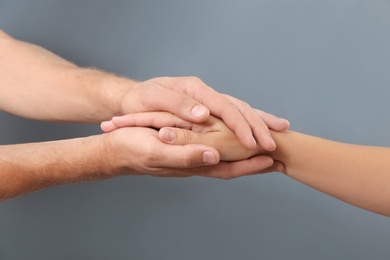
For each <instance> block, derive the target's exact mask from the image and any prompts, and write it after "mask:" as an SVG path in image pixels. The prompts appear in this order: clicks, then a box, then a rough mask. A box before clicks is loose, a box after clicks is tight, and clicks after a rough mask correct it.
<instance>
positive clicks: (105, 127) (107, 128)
mask: <svg viewBox="0 0 390 260" xmlns="http://www.w3.org/2000/svg"><path fill="white" fill-rule="evenodd" d="M100 129H102V131H103V132H105V133H108V132H111V131H113V130H115V129H116V126H115V125H114V124H113V123H112V121H104V122H101V123H100Z"/></svg>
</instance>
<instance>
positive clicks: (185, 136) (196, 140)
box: [158, 127, 207, 145]
mask: <svg viewBox="0 0 390 260" xmlns="http://www.w3.org/2000/svg"><path fill="white" fill-rule="evenodd" d="M158 137H159V139H160V140H161V141H163V142H164V143H167V144H174V145H186V144H206V143H205V141H206V140H202V139H201V135H200V134H199V133H196V132H193V131H191V130H187V129H182V128H174V127H163V128H161V129H160V131H159V132H158ZM206 145H207V144H206Z"/></svg>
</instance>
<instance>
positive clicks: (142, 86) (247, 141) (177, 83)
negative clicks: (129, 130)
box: [101, 77, 289, 151]
mask: <svg viewBox="0 0 390 260" xmlns="http://www.w3.org/2000/svg"><path fill="white" fill-rule="evenodd" d="M119 100H121V101H120V104H121V114H123V115H126V114H132V113H139V112H150V111H166V112H170V113H172V114H175V115H177V116H178V117H180V118H182V119H184V120H187V121H189V122H192V123H201V122H204V121H205V120H207V118H208V116H209V115H210V113H211V114H212V115H214V116H216V117H219V118H221V119H222V120H223V121H224V122H225V124H226V125H227V126H228V127H229V128H230V129H231V130H232V131H233V132H234V133H235V134H236V136H237V138H238V140H239V142H240V143H241V144H242V145H243V146H245V147H246V148H248V149H255V148H256V147H257V143H259V144H260V145H261V146H262V147H263V148H264V149H265V150H268V151H272V150H274V149H275V143H274V141H273V140H272V138H271V136H270V133H269V129H268V127H269V128H271V129H274V130H277V131H280V130H285V129H287V128H288V126H289V123H288V121H287V120H284V119H281V118H277V117H275V116H272V115H270V114H267V113H264V112H262V114H261V116H260V118H259V116H258V115H257V114H256V113H255V112H254V110H253V109H252V108H251V107H250V106H249V105H248V104H247V103H245V102H243V101H241V100H238V99H236V98H233V97H230V96H228V95H223V94H220V93H218V92H216V91H215V90H213V89H212V88H210V87H208V86H207V85H206V84H205V83H204V82H202V81H201V80H200V79H198V78H196V77H175V78H169V77H162V78H154V79H151V80H148V81H144V82H140V83H138V84H135V85H134V86H132V87H130V88H128V91H127V92H126V93H125V94H123V96H121V97H120V99H119ZM124 126H126V125H122V126H121V127H124ZM118 127H119V126H118V125H115V124H113V122H112V121H108V122H103V123H102V125H101V128H102V130H103V131H104V132H110V131H113V130H115V129H117V128H118ZM256 140H257V142H256Z"/></svg>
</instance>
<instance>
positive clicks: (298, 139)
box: [272, 131, 390, 216]
mask: <svg viewBox="0 0 390 260" xmlns="http://www.w3.org/2000/svg"><path fill="white" fill-rule="evenodd" d="M272 135H273V137H274V139H275V141H276V143H277V149H276V151H275V152H274V153H272V157H273V158H274V159H275V160H278V161H281V162H283V163H284V165H285V167H286V169H285V174H286V175H288V176H290V177H292V178H294V179H296V180H298V181H300V182H302V183H304V184H307V185H309V186H311V187H313V188H315V189H318V190H320V191H322V192H325V193H327V194H329V195H332V196H334V197H337V198H339V199H341V200H344V201H346V202H348V203H351V204H354V205H356V206H359V207H362V208H365V209H367V210H370V211H374V212H377V213H380V214H384V215H388V216H390V159H389V158H390V149H389V148H382V147H368V146H359V145H350V144H345V143H339V142H333V141H329V140H326V139H321V138H317V137H313V136H308V135H304V134H300V133H296V132H291V131H288V132H282V133H277V132H274V133H272Z"/></svg>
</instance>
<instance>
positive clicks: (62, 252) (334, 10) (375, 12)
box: [0, 0, 390, 260]
mask: <svg viewBox="0 0 390 260" xmlns="http://www.w3.org/2000/svg"><path fill="white" fill-rule="evenodd" d="M0 27H2V28H3V29H4V30H5V31H7V32H8V33H10V34H11V35H13V36H14V37H16V38H19V39H21V40H25V41H29V42H33V43H36V44H39V45H41V46H43V47H45V48H48V49H49V50H51V51H53V52H55V53H57V54H59V55H61V56H63V57H65V58H67V59H69V60H71V61H73V62H76V63H77V64H79V65H82V66H93V67H98V68H101V69H105V70H108V71H111V72H115V73H119V74H123V75H126V76H129V77H133V78H136V79H139V80H144V79H149V78H152V77H156V76H163V75H170V76H180V75H196V76H199V77H201V78H202V79H203V80H204V81H205V82H206V83H208V84H209V85H210V86H212V87H214V88H215V89H217V90H218V91H220V92H224V93H228V94H231V95H234V96H236V97H238V98H241V99H243V100H245V101H247V102H249V103H250V104H251V105H252V106H254V107H258V108H261V109H263V110H266V111H269V112H271V113H274V114H277V115H280V116H282V117H285V118H288V119H290V121H291V123H292V129H293V130H297V131H302V132H305V133H309V134H312V135H317V136H322V137H326V138H329V139H333V140H339V141H345V142H351V143H358V144H370V145H383V146H389V145H390V138H389V127H390V120H389V111H390V103H389V96H390V89H389V84H390V73H389V69H390V2H389V1H368V0H367V1H345V0H343V1H341V0H335V1H248V0H246V1H243V0H240V1H221V0H220V1H217V0H197V1H181V0H167V1H145V0H138V1H75V0H73V1H70V0H63V1H49V0H47V1H44V0H38V1H28V0H25V1H14V0H12V1H11V0H6V1H4V0H2V1H1V2H0ZM0 120H1V131H0V144H9V143H20V142H32V141H45V140H54V139H63V138H71V137H78V136H86V135H91V134H95V133H100V130H99V128H98V127H97V126H85V125H59V124H58V125H57V124H48V123H40V122H33V121H29V120H25V119H20V118H17V117H14V116H11V115H7V114H4V113H2V114H0ZM324 160H326V158H324ZM389 241H390V221H389V218H386V217H383V216H379V215H376V214H374V213H370V212H366V211H364V210H361V209H358V208H355V207H353V206H350V205H347V204H345V203H343V202H340V201H338V200H336V199H334V198H331V197H329V196H327V195H324V194H322V193H320V192H318V191H316V190H313V189H311V188H309V187H306V186H304V185H302V184H300V183H298V182H296V181H294V180H291V179H289V178H288V177H286V176H284V175H282V174H280V173H272V174H268V175H262V176H251V177H245V178H241V179H236V180H232V181H221V180H213V179H207V178H199V177H194V178H189V179H158V178H151V177H145V176H143V177H139V176H138V177H134V176H128V177H122V178H117V179H111V180H108V181H104V182H98V183H87V184H79V185H71V186H64V187H57V188H52V189H49V190H46V191H42V192H38V193H34V194H32V195H29V196H26V197H23V198H18V199H14V200H11V201H7V202H3V203H1V204H0V259H2V260H4V259H389V258H390V249H389Z"/></svg>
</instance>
